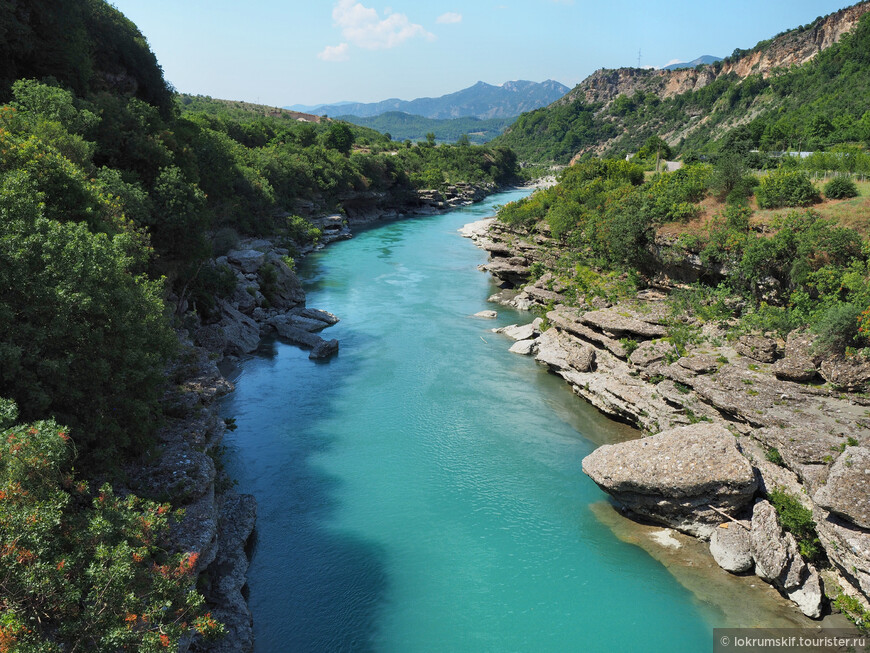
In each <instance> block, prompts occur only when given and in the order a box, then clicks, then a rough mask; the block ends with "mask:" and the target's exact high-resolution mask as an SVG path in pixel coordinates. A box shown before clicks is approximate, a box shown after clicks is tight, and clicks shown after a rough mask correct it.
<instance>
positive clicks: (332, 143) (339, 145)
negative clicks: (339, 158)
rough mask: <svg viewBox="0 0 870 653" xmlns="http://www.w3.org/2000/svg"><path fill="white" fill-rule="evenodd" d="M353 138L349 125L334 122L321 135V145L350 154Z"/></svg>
mask: <svg viewBox="0 0 870 653" xmlns="http://www.w3.org/2000/svg"><path fill="white" fill-rule="evenodd" d="M354 140H355V139H354V135H353V132H352V131H351V130H350V127H348V126H347V125H346V124H344V123H342V122H334V123H332V124H331V125H330V126H329V130H328V131H327V132H326V133H325V134H324V136H323V145H324V146H325V147H327V148H329V149H332V150H338V151H339V152H341V153H342V154H350V148H351V147H353V143H354Z"/></svg>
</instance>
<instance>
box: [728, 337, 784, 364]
mask: <svg viewBox="0 0 870 653" xmlns="http://www.w3.org/2000/svg"><path fill="white" fill-rule="evenodd" d="M734 349H736V350H737V353H738V354H741V355H743V356H746V357H747V358H751V359H752V360H756V361H758V362H759V363H772V362H773V361H775V360H776V349H777V347H776V340H774V339H773V338H765V337H764V336H740V338H738V339H737V344H736V345H735V347H734Z"/></svg>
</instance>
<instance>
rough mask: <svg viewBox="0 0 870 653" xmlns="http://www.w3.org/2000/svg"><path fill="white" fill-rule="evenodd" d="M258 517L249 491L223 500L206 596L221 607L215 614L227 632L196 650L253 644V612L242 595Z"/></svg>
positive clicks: (223, 651) (243, 651)
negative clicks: (247, 548) (247, 551)
mask: <svg viewBox="0 0 870 653" xmlns="http://www.w3.org/2000/svg"><path fill="white" fill-rule="evenodd" d="M256 520H257V502H256V501H255V500H254V497H253V496H251V495H249V494H241V495H238V494H231V495H229V496H227V497H226V498H225V499H224V501H223V506H222V509H221V515H220V525H219V527H218V535H217V544H218V554H217V556H216V557H215V559H214V561H213V562H212V563H211V565H209V567H208V572H209V577H210V580H211V583H210V586H209V587H208V589H207V590H206V592H205V594H206V598H207V599H208V600H209V601H210V602H211V603H213V604H216V605H217V606H218V607H217V608H215V610H214V611H213V613H212V615H213V616H214V618H215V619H217V620H218V621H220V622H221V623H222V624H224V627H225V630H226V634H225V635H224V637H222V638H221V639H220V640H218V641H216V642H209V643H207V644H206V643H201V644H200V645H195V646H194V648H193V650H194V651H199V650H202V651H208V652H209V653H237V652H240V653H249V652H250V651H251V650H253V647H254V632H253V620H252V617H251V611H250V609H249V608H248V604H247V602H246V601H245V597H244V595H243V594H242V588H243V587H244V586H245V584H246V583H247V578H246V574H247V571H248V557H247V555H246V554H245V543H246V542H247V541H248V538H249V537H250V536H251V533H252V532H253V530H254V524H255V523H256Z"/></svg>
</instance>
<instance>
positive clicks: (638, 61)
mask: <svg viewBox="0 0 870 653" xmlns="http://www.w3.org/2000/svg"><path fill="white" fill-rule="evenodd" d="M637 67H638V68H640V48H638V49H637Z"/></svg>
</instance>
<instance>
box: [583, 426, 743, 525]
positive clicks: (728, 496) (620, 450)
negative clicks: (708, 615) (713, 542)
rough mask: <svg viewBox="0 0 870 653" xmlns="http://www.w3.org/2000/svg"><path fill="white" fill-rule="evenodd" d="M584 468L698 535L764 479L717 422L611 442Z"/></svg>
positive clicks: (631, 504) (638, 507)
mask: <svg viewBox="0 0 870 653" xmlns="http://www.w3.org/2000/svg"><path fill="white" fill-rule="evenodd" d="M583 471H584V472H585V473H586V474H587V475H588V476H589V477H590V478H591V479H592V480H593V481H595V482H596V483H597V484H598V485H599V487H601V489H603V490H604V491H605V492H607V493H609V494H611V495H612V496H613V498H614V499H616V500H617V501H619V502H620V503H621V504H622V505H624V506H625V507H626V508H628V509H629V510H631V511H632V512H635V513H637V514H638V515H641V516H643V517H647V518H649V519H651V520H653V521H656V522H659V523H661V524H666V525H668V526H672V527H674V528H677V529H679V530H681V531H684V532H687V533H689V534H691V535H695V536H697V537H702V538H705V539H706V538H708V537H709V536H710V535H711V534H712V532H713V529H714V528H716V526H718V525H719V523H720V522H721V521H722V517H721V515H719V514H718V513H717V512H716V511H715V510H713V509H712V508H711V506H712V507H714V508H717V509H719V510H721V511H723V512H725V513H728V514H734V513H736V512H737V511H739V510H740V509H741V508H742V507H743V506H745V505H746V504H748V503H749V501H750V500H751V499H752V496H753V494H754V493H755V490H756V488H757V487H758V483H757V481H756V478H755V474H754V472H753V470H752V466H751V465H750V464H749V461H748V460H746V458H744V457H743V455H742V454H741V453H740V451H738V449H737V440H736V439H735V437H734V436H733V435H732V434H731V433H730V432H729V431H728V430H727V429H725V428H724V427H722V426H719V425H717V424H707V423H703V424H692V425H690V426H681V427H679V428H675V429H671V430H669V431H663V432H662V433H659V434H658V435H653V436H650V437H648V438H642V439H640V440H632V441H629V442H621V443H619V444H612V445H605V446H603V447H600V448H598V449H597V450H596V451H594V452H593V453H592V454H590V455H589V456H587V457H586V458H584V459H583Z"/></svg>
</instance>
